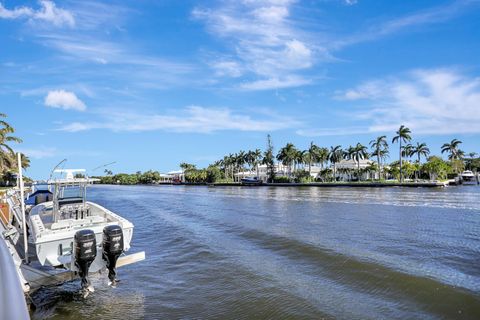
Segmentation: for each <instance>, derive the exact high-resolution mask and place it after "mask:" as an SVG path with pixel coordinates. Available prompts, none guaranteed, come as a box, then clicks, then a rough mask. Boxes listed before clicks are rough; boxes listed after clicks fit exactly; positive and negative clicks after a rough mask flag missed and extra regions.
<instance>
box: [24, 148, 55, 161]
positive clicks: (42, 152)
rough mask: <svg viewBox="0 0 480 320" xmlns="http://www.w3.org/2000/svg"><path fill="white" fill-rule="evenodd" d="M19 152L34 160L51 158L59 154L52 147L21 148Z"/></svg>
mask: <svg viewBox="0 0 480 320" xmlns="http://www.w3.org/2000/svg"><path fill="white" fill-rule="evenodd" d="M18 151H19V152H21V153H23V154H25V155H27V157H29V158H33V159H43V158H50V157H54V156H56V154H57V149H55V148H51V147H40V148H19V149H18Z"/></svg>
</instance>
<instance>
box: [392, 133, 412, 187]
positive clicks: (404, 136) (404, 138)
mask: <svg viewBox="0 0 480 320" xmlns="http://www.w3.org/2000/svg"><path fill="white" fill-rule="evenodd" d="M396 133H397V135H396V136H395V137H393V139H392V143H396V142H397V141H398V142H399V149H398V150H399V154H400V182H403V172H402V142H404V143H407V142H408V141H410V140H412V137H411V136H410V133H411V131H410V129H409V128H407V127H405V126H404V125H403V124H402V125H401V126H400V128H399V129H398V131H397V132H396Z"/></svg>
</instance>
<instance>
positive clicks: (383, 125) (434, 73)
mask: <svg viewBox="0 0 480 320" xmlns="http://www.w3.org/2000/svg"><path fill="white" fill-rule="evenodd" d="M336 98H337V99H344V100H348V101H349V103H350V104H351V103H352V102H354V101H358V102H360V103H361V101H362V100H365V101H367V102H368V105H367V106H364V105H363V104H362V105H363V107H364V109H363V111H361V112H359V113H353V115H354V117H355V118H356V119H357V120H360V121H364V122H367V123H368V124H367V125H366V126H365V128H364V129H365V130H367V131H369V132H386V131H392V130H395V129H397V128H398V126H399V125H400V124H405V125H406V126H408V127H410V128H411V129H412V130H413V131H415V132H416V133H421V134H448V133H480V127H479V126H477V125H475V124H476V123H480V113H479V112H478V110H479V105H480V77H472V76H468V75H465V74H463V73H462V72H460V71H458V70H456V69H449V68H445V69H419V70H414V71H411V72H409V73H407V74H406V75H404V76H402V77H388V78H385V79H381V80H375V81H370V82H366V83H363V84H360V85H359V86H357V87H355V88H352V89H348V90H345V91H344V92H337V94H336ZM342 130H343V129H342Z"/></svg>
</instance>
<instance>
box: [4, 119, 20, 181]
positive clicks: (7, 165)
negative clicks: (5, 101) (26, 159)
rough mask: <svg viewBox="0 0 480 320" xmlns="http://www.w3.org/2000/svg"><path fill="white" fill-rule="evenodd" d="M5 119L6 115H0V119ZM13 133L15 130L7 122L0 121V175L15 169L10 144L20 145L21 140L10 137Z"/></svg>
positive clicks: (14, 159) (13, 152) (13, 153)
mask: <svg viewBox="0 0 480 320" xmlns="http://www.w3.org/2000/svg"><path fill="white" fill-rule="evenodd" d="M6 117H7V115H6V114H4V113H0V118H6ZM14 132H15V130H14V129H13V127H12V126H11V125H10V124H9V123H8V122H6V121H5V120H1V119H0V174H3V173H4V172H5V171H6V170H10V169H13V168H15V167H16V163H17V162H16V157H15V151H13V149H12V147H11V146H10V143H12V142H14V143H21V142H22V139H20V138H17V137H15V136H12V135H10V134H11V133H14Z"/></svg>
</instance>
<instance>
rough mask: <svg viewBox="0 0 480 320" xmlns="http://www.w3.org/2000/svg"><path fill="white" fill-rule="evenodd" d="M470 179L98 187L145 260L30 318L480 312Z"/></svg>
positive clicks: (47, 304) (65, 292) (96, 192)
mask: <svg viewBox="0 0 480 320" xmlns="http://www.w3.org/2000/svg"><path fill="white" fill-rule="evenodd" d="M479 196H480V188H479V187H474V186H472V187H467V186H465V187H455V188H445V189H421V188H419V189H409V188H385V189H369V188H267V187H261V188H255V187H251V188H248V187H245V188H237V187H231V188H229V187H222V188H220V187H215V188H207V187H182V186H134V187H120V186H95V187H93V188H92V191H91V192H90V198H91V200H93V201H95V202H98V203H100V204H102V205H104V206H106V207H107V208H109V209H111V210H113V211H115V212H117V213H119V214H121V215H122V216H125V217H126V218H128V219H130V220H131V221H132V222H133V223H134V224H135V231H134V239H133V246H132V251H141V250H145V251H146V254H147V260H146V261H144V262H141V263H138V264H135V265H132V266H127V267H125V268H122V269H120V270H119V272H120V277H121V279H122V282H121V283H120V285H119V286H118V288H116V289H111V288H109V287H107V286H106V281H107V280H106V275H98V276H95V277H94V285H95V288H96V291H95V293H94V294H92V295H91V296H89V297H88V298H87V299H86V300H83V299H80V298H78V297H77V296H76V290H77V289H78V283H75V282H74V283H67V284H64V285H62V286H59V287H55V288H48V289H42V290H41V291H39V292H38V293H36V294H35V295H34V297H33V299H34V301H35V302H36V303H37V304H38V305H39V308H38V309H37V310H36V311H35V312H34V318H44V317H48V318H51V319H77V318H78V317H85V318H91V319H119V318H120V319H143V318H147V319H172V318H202V319H204V318H223V319H228V318H235V319H267V318H270V319H291V318H315V319H319V318H326V319H331V318H337V319H378V318H389V319H390V318H396V319H406V318H422V319H438V318H458V319H479V318H480V268H479V261H480V249H479V248H480V238H479V234H480V198H479Z"/></svg>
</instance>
